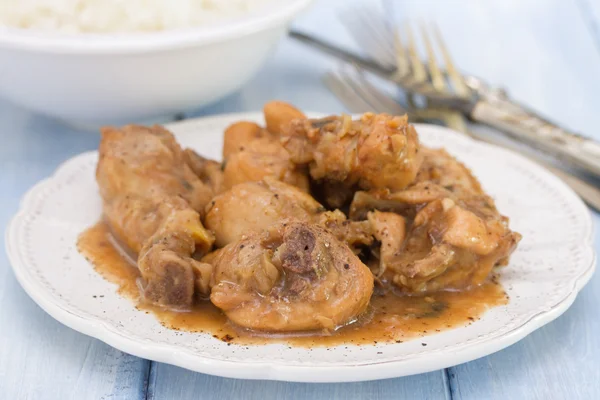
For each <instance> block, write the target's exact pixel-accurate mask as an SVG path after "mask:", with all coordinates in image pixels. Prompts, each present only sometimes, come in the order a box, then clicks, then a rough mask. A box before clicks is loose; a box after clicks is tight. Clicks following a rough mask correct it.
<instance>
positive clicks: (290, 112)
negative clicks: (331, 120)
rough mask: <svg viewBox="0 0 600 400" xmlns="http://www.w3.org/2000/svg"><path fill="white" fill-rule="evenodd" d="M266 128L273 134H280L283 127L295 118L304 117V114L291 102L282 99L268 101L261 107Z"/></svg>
mask: <svg viewBox="0 0 600 400" xmlns="http://www.w3.org/2000/svg"><path fill="white" fill-rule="evenodd" d="M263 113H264V115H265V122H266V124H267V130H268V131H269V132H271V133H272V134H274V135H275V136H277V137H279V136H281V133H282V132H283V127H284V126H285V125H287V124H289V123H290V122H291V121H292V120H294V119H297V118H306V115H304V113H303V112H302V111H300V110H298V109H297V108H296V107H294V106H293V105H291V104H288V103H285V102H283V101H270V102H268V103H267V104H265V106H264V108H263Z"/></svg>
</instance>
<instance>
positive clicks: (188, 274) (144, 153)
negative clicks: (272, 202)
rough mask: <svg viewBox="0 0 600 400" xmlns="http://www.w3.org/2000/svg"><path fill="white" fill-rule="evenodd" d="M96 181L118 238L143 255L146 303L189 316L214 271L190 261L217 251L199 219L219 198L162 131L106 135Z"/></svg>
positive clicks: (140, 262)
mask: <svg viewBox="0 0 600 400" xmlns="http://www.w3.org/2000/svg"><path fill="white" fill-rule="evenodd" d="M96 178H97V181H98V185H99V187H100V194H101V195H102V198H103V200H104V201H103V210H104V216H105V219H106V221H107V223H108V224H109V226H110V228H111V230H112V232H113V233H114V235H115V236H116V237H117V239H119V240H120V241H121V243H123V244H124V245H126V246H127V247H128V248H129V249H131V250H132V251H133V252H135V253H136V254H138V255H139V257H138V268H139V269H140V272H141V277H142V279H141V288H142V296H143V297H144V298H145V300H146V301H148V302H151V303H154V304H158V305H161V306H166V307H173V308H189V307H190V306H191V305H192V303H193V301H194V295H195V293H196V290H197V289H199V290H200V289H202V290H203V292H202V293H203V294H204V295H207V294H208V292H207V289H208V283H207V282H208V280H207V278H209V277H210V271H207V269H208V270H209V269H210V266H208V265H206V264H202V263H200V262H198V261H196V260H194V259H193V258H192V257H191V255H192V254H193V253H194V252H196V251H200V252H207V251H209V249H210V247H211V246H212V242H213V235H212V233H210V232H209V231H207V230H206V229H204V227H203V226H202V224H201V222H200V214H199V211H201V210H203V209H204V208H205V207H206V204H207V203H208V202H209V201H210V199H211V197H212V195H213V193H212V189H211V188H210V186H209V185H207V184H206V183H204V182H202V181H201V180H200V179H199V178H198V177H197V176H196V175H195V174H194V173H193V172H192V170H191V169H190V167H189V166H188V165H187V163H186V161H185V157H184V153H183V151H182V150H181V148H180V147H179V145H178V144H177V143H176V141H175V139H174V137H173V135H171V133H169V132H168V131H167V130H165V129H163V128H161V127H158V126H155V127H153V128H145V127H141V126H135V125H130V126H126V127H124V128H122V129H114V128H104V129H103V130H102V140H101V143H100V159H99V161H98V167H97V170H96ZM202 293H201V292H199V294H202Z"/></svg>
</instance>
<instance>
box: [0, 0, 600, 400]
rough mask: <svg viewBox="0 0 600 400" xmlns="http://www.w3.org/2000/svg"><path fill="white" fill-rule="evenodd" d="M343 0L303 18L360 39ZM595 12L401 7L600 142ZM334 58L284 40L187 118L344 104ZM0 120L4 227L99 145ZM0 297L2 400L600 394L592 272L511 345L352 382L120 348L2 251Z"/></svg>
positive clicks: (495, 5)
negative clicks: (172, 360) (241, 369)
mask: <svg viewBox="0 0 600 400" xmlns="http://www.w3.org/2000/svg"><path fill="white" fill-rule="evenodd" d="M348 3H349V2H348V1H343V0H321V1H318V2H317V3H316V5H315V7H314V8H313V9H312V10H311V11H309V12H307V13H305V14H304V15H303V16H302V17H301V18H300V19H299V20H298V22H297V25H298V27H299V28H303V29H306V30H309V31H311V32H314V33H319V34H323V35H328V36H329V39H331V40H333V41H337V42H339V43H341V44H344V45H346V46H348V47H352V46H353V44H352V42H351V40H350V38H349V36H348V34H347V33H346V32H345V31H344V30H343V28H342V27H341V26H340V25H339V24H338V23H337V22H336V21H335V18H336V15H337V11H336V10H337V9H339V8H340V7H342V6H344V7H348ZM582 5H583V7H584V8H582ZM582 9H583V10H584V11H582ZM599 10H600V7H598V5H597V2H596V3H595V2H594V1H593V0H570V1H560V0H527V1H519V0H488V1H485V2H478V1H475V0H453V1H444V0H428V1H421V0H403V1H394V2H393V11H394V13H395V17H397V18H401V19H403V20H406V19H413V20H418V19H419V18H426V19H427V20H435V21H437V23H438V24H439V25H440V28H441V30H442V32H443V33H444V36H445V38H446V42H447V44H448V46H449V47H450V50H451V51H452V53H453V56H454V58H455V60H456V62H457V63H458V64H459V65H460V66H461V68H462V69H464V70H466V71H468V72H471V73H474V74H477V75H480V76H482V77H484V78H486V79H488V80H490V81H491V82H493V83H502V84H503V85H504V86H505V87H506V88H508V89H509V91H510V92H511V93H512V94H514V95H515V97H517V98H518V99H520V100H521V101H523V102H525V103H528V104H530V105H531V106H533V107H535V108H537V109H539V110H540V111H542V112H543V113H545V114H547V115H548V116H550V117H552V118H553V119H556V120H557V121H558V122H561V123H563V124H564V125H566V126H569V127H571V128H573V129H575V130H579V131H581V132H583V133H586V134H588V135H594V136H595V137H596V138H598V139H600V132H598V130H597V127H598V126H600V113H598V112H597V107H598V104H600V80H599V79H597V76H598V71H600V52H599V51H598V49H599V48H600V46H598V43H600V35H599V34H598V28H597V27H598V26H600V11H599ZM323 27H326V29H324V28H323ZM335 65H336V62H334V61H333V60H330V59H328V58H327V57H325V56H322V55H318V54H316V53H314V52H313V51H311V50H309V49H307V48H305V47H303V46H302V45H300V44H297V43H293V42H290V41H284V42H283V43H282V44H281V46H280V47H279V49H278V50H277V52H276V53H275V54H274V56H273V58H272V59H271V60H270V61H269V63H268V64H267V65H266V66H265V68H264V69H262V70H261V72H259V74H258V75H257V76H256V77H255V78H254V79H253V80H252V81H251V82H249V83H248V84H247V85H246V86H245V87H244V88H243V89H242V90H240V91H239V92H237V93H236V94H234V95H231V96H229V97H227V98H226V99H224V100H222V101H220V102H218V103H216V104H214V105H212V106H209V107H206V108H204V109H202V110H200V111H197V112H191V113H187V116H200V115H208V114H214V113H221V112H234V111H252V110H254V111H258V110H260V109H261V107H262V105H263V104H264V103H265V102H266V101H268V100H271V99H273V98H277V99H281V100H285V101H289V102H292V103H294V104H296V105H297V106H299V107H300V108H301V109H304V110H314V111H322V112H329V113H337V112H340V111H343V110H344V109H343V107H342V105H341V104H340V103H339V102H338V101H337V99H335V97H334V96H333V95H332V94H331V93H329V92H328V91H327V90H326V89H325V88H324V86H323V85H322V84H321V81H320V79H321V76H322V74H323V73H324V72H325V71H326V70H327V69H328V68H331V67H333V66H335ZM0 126H1V127H2V131H1V133H0V135H2V137H1V143H0V188H1V189H2V192H1V193H2V194H1V195H0V225H1V226H5V225H6V223H7V222H8V219H9V218H10V216H11V215H12V214H13V213H14V212H15V211H16V209H17V206H18V201H19V199H20V197H21V196H22V194H23V193H24V192H25V191H26V190H27V189H28V188H29V187H30V186H31V185H33V184H34V183H35V182H37V181H38V180H39V179H42V178H44V177H46V176H47V175H49V174H50V173H51V172H52V171H53V170H54V168H55V167H56V166H57V165H58V163H60V162H61V161H63V160H65V159H67V158H68V157H70V156H72V155H74V154H77V153H79V152H81V151H85V150H89V149H93V148H95V147H96V146H97V142H98V135H97V134H90V133H83V132H79V131H77V130H75V129H71V128H69V127H65V126H64V125H62V124H61V123H59V122H56V121H52V120H50V119H47V118H44V117H41V116H36V115H34V114H31V113H29V112H27V111H24V110H22V109H20V108H18V107H16V106H12V105H9V104H7V103H5V102H2V101H0ZM594 218H595V221H596V223H598V221H599V220H600V219H599V218H598V216H597V215H596V216H595V217H594ZM557 229H560V227H557ZM596 249H600V241H598V240H597V241H596ZM0 302H1V304H2V307H0V398H6V399H27V398H30V399H36V400H37V399H60V400H62V399H70V398H72V399H87V398H89V399H101V398H105V399H109V398H113V399H117V398H124V399H136V398H140V399H145V398H150V399H168V398H181V399H188V398H189V399H191V398H204V399H211V398H215V399H216V398H225V399H236V398H244V399H252V398H258V399H274V398H278V399H279V398H291V399H295V398H297V399H301V398H311V399H344V400H345V399H359V398H360V399H363V398H367V399H392V398H414V399H420V398H427V399H445V398H446V399H447V398H457V399H458V398H460V399H483V398H485V399H488V398H489V399H500V398H503V399H504V398H508V399H537V398H540V399H558V398H569V399H593V398H600V345H599V343H600V342H599V339H598V338H599V337H600V313H599V307H598V304H600V277H599V276H598V274H597V275H596V276H595V277H593V278H592V281H591V282H590V284H589V285H588V286H587V287H586V288H585V289H584V290H583V292H582V293H581V295H580V296H579V297H578V298H577V300H576V301H575V303H574V305H573V307H572V308H571V309H570V310H568V311H567V312H566V313H565V315H564V316H562V317H561V318H559V319H558V320H556V321H555V322H552V323H550V324H549V325H547V326H546V327H543V328H542V329H540V330H538V331H536V332H535V333H533V334H532V335H530V336H529V337H527V338H526V339H524V340H522V341H521V342H519V343H517V344H515V345H513V346H511V347H510V348H508V349H506V350H503V351H501V352H499V353H497V354H494V355H491V356H489V357H485V358H483V359H480V360H476V361H473V362H470V363H467V364H463V365H461V366H458V367H454V368H450V369H449V370H447V371H446V372H445V371H438V372H433V373H430V374H422V375H417V376H413V377H407V378H399V379H390V380H384V381H375V382H365V383H354V384H315V385H311V384H295V383H282V382H268V381H242V380H232V379H224V378H218V377H211V376H208V375H202V374H196V373H193V372H189V371H186V370H183V369H180V368H177V367H173V366H169V365H165V364H160V363H150V362H149V361H146V360H141V359H138V358H136V357H132V356H129V355H126V354H124V353H122V352H120V351H117V350H115V349H112V348H110V347H109V346H107V345H105V344H103V343H101V342H99V341H97V340H94V339H90V338H88V337H86V336H84V335H81V334H79V333H76V332H74V331H72V330H70V329H68V328H66V327H64V326H62V325H60V324H59V323H58V322H56V321H54V320H53V319H52V318H51V317H49V316H48V315H46V314H45V313H44V312H43V311H42V310H41V309H39V308H38V307H37V306H36V305H35V304H34V303H33V302H32V301H31V300H30V299H29V298H28V296H27V295H26V294H25V293H24V292H23V290H22V289H21V288H20V286H19V285H18V283H17V282H16V281H15V279H14V276H13V274H12V272H11V271H10V268H9V266H8V261H7V259H6V256H5V254H4V251H3V250H1V251H0ZM447 376H448V377H449V379H446V377H447Z"/></svg>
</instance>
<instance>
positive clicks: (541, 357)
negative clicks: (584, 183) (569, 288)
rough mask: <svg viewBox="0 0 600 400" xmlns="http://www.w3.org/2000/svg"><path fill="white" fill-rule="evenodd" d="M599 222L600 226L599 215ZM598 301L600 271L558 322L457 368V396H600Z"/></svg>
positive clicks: (453, 384)
mask: <svg viewBox="0 0 600 400" xmlns="http://www.w3.org/2000/svg"><path fill="white" fill-rule="evenodd" d="M595 222H596V226H598V222H600V218H599V217H598V216H596V217H595ZM598 246H600V240H599V239H596V248H598ZM598 304H600V275H599V274H595V275H594V277H592V280H591V281H590V283H589V284H588V285H587V286H586V287H585V288H584V289H583V291H582V292H581V293H580V294H579V296H578V297H577V299H576V300H575V303H574V304H573V306H572V307H571V308H570V309H569V310H568V311H567V312H566V313H565V314H564V315H563V316H561V317H560V318H558V319H557V320H556V321H554V322H551V323H550V324H548V325H546V326H545V327H543V328H541V329H539V330H537V331H536V332H534V333H532V334H531V335H530V336H528V337H527V338H526V339H524V340H522V341H520V342H518V343H516V344H514V345H513V346H511V347H509V348H508V349H506V350H503V351H500V352H498V353H496V354H493V355H491V356H488V357H485V358H482V359H480V360H476V361H472V362H470V363H466V364H463V365H460V366H458V367H455V368H451V369H450V387H451V390H452V398H453V399H489V400H495V399H498V400H500V399H502V400H504V399H597V398H600V368H599V360H600V339H599V338H598V335H599V332H600V308H599V307H598Z"/></svg>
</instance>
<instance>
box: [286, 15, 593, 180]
mask: <svg viewBox="0 0 600 400" xmlns="http://www.w3.org/2000/svg"><path fill="white" fill-rule="evenodd" d="M341 20H342V22H343V23H344V24H346V25H347V27H348V31H349V32H350V34H351V35H352V36H353V37H354V38H355V39H356V40H357V42H359V44H361V45H362V47H363V48H364V50H365V51H366V52H367V53H368V54H369V55H370V56H371V58H370V59H365V58H364V57H361V56H358V55H355V54H352V53H351V52H349V51H346V50H343V49H340V48H338V47H336V46H334V45H331V44H329V43H327V42H325V41H323V40H321V39H318V38H315V37H312V36H310V35H307V34H304V33H300V32H296V31H292V32H290V36H291V37H293V38H295V39H297V40H300V41H302V42H303V43H305V44H308V45H310V46H313V47H315V48H318V49H320V50H322V51H325V52H327V53H329V54H331V55H334V56H335V57H338V58H341V59H344V60H352V61H353V62H355V63H356V64H358V65H360V66H361V67H363V68H365V69H367V70H369V71H370V72H374V73H376V74H378V75H379V76H381V77H383V78H384V79H387V80H390V81H392V82H394V83H396V84H398V85H400V86H401V87H402V88H403V89H405V90H406V91H408V92H411V93H415V94H418V95H420V96H421V97H422V99H421V100H424V102H426V104H427V107H428V108H432V107H434V108H440V107H444V108H448V109H452V110H455V111H458V112H460V113H461V114H463V115H465V116H467V117H468V118H469V119H471V120H473V121H475V122H481V123H484V124H486V125H490V126H492V127H494V128H498V129H499V130H501V131H504V132H505V133H506V134H507V135H508V136H510V137H512V138H514V139H517V140H518V141H520V142H523V143H525V144H527V145H529V146H530V147H533V148H534V149H536V150H540V151H542V152H544V153H546V154H547V155H549V156H552V157H554V158H556V159H558V160H560V161H562V162H564V163H565V164H568V165H570V166H572V167H575V168H578V169H580V170H583V171H585V172H587V173H588V174H591V175H594V176H596V177H599V178H600V143H598V142H595V141H594V140H592V139H589V138H585V137H583V136H581V135H577V134H575V133H572V132H569V131H568V130H566V129H563V128H560V127H559V126H557V125H556V124H554V123H552V122H550V121H548V120H546V119H544V118H542V117H540V116H539V115H537V114H535V113H534V112H532V111H531V110H528V109H526V108H525V107H523V106H520V105H518V104H517V103H515V102H512V101H509V100H508V99H507V98H506V96H504V95H502V92H501V91H494V90H491V89H489V88H488V87H486V86H485V85H483V83H482V82H481V81H477V80H475V79H474V78H472V77H470V79H469V81H470V83H471V84H472V85H473V86H471V87H469V86H467V84H466V81H467V80H465V79H464V78H463V77H462V76H461V75H460V73H459V72H458V70H457V69H456V68H455V67H454V63H452V62H451V60H450V57H449V52H448V51H447V48H446V46H445V44H444V43H443V41H442V38H441V35H440V34H439V31H437V30H436V29H434V32H435V35H434V38H435V39H436V40H435V41H436V42H437V44H438V47H439V48H440V49H441V53H442V55H443V59H444V63H445V64H446V65H445V66H446V68H445V71H444V70H443V69H442V68H439V67H438V70H437V75H436V76H435V77H434V75H433V74H431V71H432V70H431V68H429V73H428V71H427V69H425V68H423V63H421V61H420V58H419V55H418V51H417V46H416V44H415V40H414V35H413V33H412V30H411V29H410V28H409V26H408V25H406V26H405V28H407V29H405V30H404V31H403V35H402V36H403V37H402V38H400V35H398V34H397V33H398V31H399V30H398V29H396V28H395V27H394V26H393V25H392V24H391V22H390V21H387V20H386V19H385V14H383V13H381V12H377V11H374V10H372V9H371V8H367V7H358V8H353V9H350V11H346V13H344V14H343V15H342V18H341ZM422 30H423V32H422V33H423V36H424V41H425V43H426V48H427V50H428V57H433V58H434V60H433V64H434V65H435V66H436V67H437V66H438V64H437V61H436V60H435V54H434V51H433V46H432V42H431V40H429V36H428V35H427V32H426V31H425V30H424V29H422ZM401 39H403V40H401ZM403 43H406V45H404V44H403ZM430 61H431V60H430ZM428 63H429V62H428ZM450 80H451V81H452V85H447V84H445V83H447V82H449V81H450ZM476 88H477V90H476Z"/></svg>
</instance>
